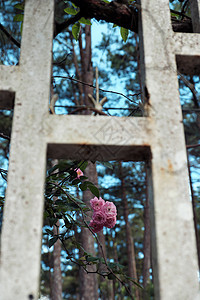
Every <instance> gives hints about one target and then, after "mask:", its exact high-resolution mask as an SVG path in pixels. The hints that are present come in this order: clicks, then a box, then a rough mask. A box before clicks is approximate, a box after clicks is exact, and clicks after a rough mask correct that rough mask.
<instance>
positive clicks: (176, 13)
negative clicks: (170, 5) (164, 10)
mask: <svg viewBox="0 0 200 300" xmlns="http://www.w3.org/2000/svg"><path fill="white" fill-rule="evenodd" d="M170 12H171V13H173V14H175V15H178V16H181V17H184V18H187V19H189V20H191V18H190V17H188V16H186V15H185V14H184V13H182V12H179V11H176V10H173V9H170Z"/></svg>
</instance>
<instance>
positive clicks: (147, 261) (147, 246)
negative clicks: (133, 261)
mask: <svg viewBox="0 0 200 300" xmlns="http://www.w3.org/2000/svg"><path fill="white" fill-rule="evenodd" d="M147 186H148V172H147V167H146V202H145V205H144V242H143V249H144V250H143V254H144V259H143V287H144V292H143V298H144V299H148V297H149V296H148V295H147V294H146V293H145V289H146V287H147V284H148V282H149V280H150V273H149V269H150V267H151V235H150V208H149V193H148V189H147Z"/></svg>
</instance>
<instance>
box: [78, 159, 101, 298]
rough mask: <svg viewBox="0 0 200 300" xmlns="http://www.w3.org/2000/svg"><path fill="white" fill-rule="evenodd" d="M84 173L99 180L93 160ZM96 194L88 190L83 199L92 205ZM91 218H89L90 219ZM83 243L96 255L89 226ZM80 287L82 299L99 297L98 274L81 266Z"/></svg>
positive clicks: (88, 250)
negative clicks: (91, 202) (91, 201)
mask: <svg viewBox="0 0 200 300" xmlns="http://www.w3.org/2000/svg"><path fill="white" fill-rule="evenodd" d="M84 175H85V176H87V177H88V180H90V181H92V182H93V183H94V184H95V182H96V181H97V172H96V165H94V164H92V163H91V162H89V163H88V167H87V168H86V170H85V171H84ZM93 197H94V195H92V194H91V192H90V191H88V190H86V191H85V192H84V193H83V201H84V202H85V203H86V205H87V206H90V199H92V198H93ZM89 220H90V218H89V219H88V220H87V221H89ZM81 244H82V246H83V248H84V249H85V251H87V252H88V253H91V254H92V255H93V256H95V255H96V254H95V248H94V237H93V235H92V234H91V232H90V231H89V230H88V229H87V228H82V229H81ZM87 270H88V271H89V272H94V271H95V266H94V265H91V266H87ZM79 287H80V299H81V300H92V299H94V300H95V299H98V287H97V274H96V273H89V274H87V273H86V272H85V271H84V270H83V268H80V271H79Z"/></svg>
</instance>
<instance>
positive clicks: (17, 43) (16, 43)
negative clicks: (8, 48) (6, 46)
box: [0, 23, 21, 48]
mask: <svg viewBox="0 0 200 300" xmlns="http://www.w3.org/2000/svg"><path fill="white" fill-rule="evenodd" d="M0 30H1V31H2V32H3V33H4V34H5V35H6V36H7V38H8V39H9V40H10V41H11V42H12V43H13V44H15V46H17V47H18V48H20V47H21V44H20V43H19V42H18V41H17V40H16V39H15V38H14V37H13V36H12V35H11V34H10V33H9V32H8V31H7V29H6V28H5V27H4V26H3V25H2V24H1V23H0Z"/></svg>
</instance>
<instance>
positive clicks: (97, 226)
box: [89, 220, 103, 233]
mask: <svg viewBox="0 0 200 300" xmlns="http://www.w3.org/2000/svg"><path fill="white" fill-rule="evenodd" d="M89 226H90V227H92V231H93V232H94V233H97V232H99V231H101V230H102V229H103V225H102V224H97V223H95V222H94V221H93V220H91V221H90V224H89Z"/></svg>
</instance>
